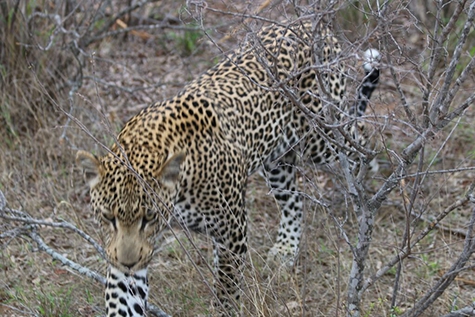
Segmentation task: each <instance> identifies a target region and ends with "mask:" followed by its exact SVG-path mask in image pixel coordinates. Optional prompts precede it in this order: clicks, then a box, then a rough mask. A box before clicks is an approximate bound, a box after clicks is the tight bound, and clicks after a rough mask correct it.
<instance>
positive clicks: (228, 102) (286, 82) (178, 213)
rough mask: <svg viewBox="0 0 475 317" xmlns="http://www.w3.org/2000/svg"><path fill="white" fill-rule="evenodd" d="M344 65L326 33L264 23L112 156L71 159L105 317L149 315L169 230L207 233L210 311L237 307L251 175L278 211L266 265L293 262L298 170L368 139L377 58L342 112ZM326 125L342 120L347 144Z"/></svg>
mask: <svg viewBox="0 0 475 317" xmlns="http://www.w3.org/2000/svg"><path fill="white" fill-rule="evenodd" d="M344 59H345V56H344V51H343V50H342V48H341V46H340V44H339V42H338V41H337V39H336V36H335V35H334V34H333V33H332V32H331V30H330V29H329V28H326V27H314V26H313V25H312V23H311V22H309V21H300V20H298V21H295V22H288V23H275V24H272V25H268V26H264V27H263V28H262V29H261V30H260V31H259V32H257V34H256V33H250V35H248V36H247V38H246V40H245V41H244V44H243V45H241V46H240V47H238V48H237V49H236V50H235V51H234V52H232V53H230V54H228V55H227V56H226V57H225V58H224V59H223V60H222V61H221V62H219V63H218V64H217V65H215V66H213V67H212V68H210V69H209V70H207V71H205V72H204V73H203V74H202V75H201V76H199V77H198V78H197V79H196V80H194V81H192V82H191V83H189V84H188V85H186V86H185V88H183V89H182V90H181V91H180V92H179V93H178V94H177V95H176V96H174V97H172V98H170V99H168V100H165V101H160V102H156V103H153V104H151V105H150V106H148V107H146V108H144V109H142V110H141V111H140V112H139V113H138V114H136V115H135V116H133V117H132V118H131V119H130V120H129V121H128V122H127V123H126V124H125V126H124V127H123V128H122V130H121V131H120V133H119V134H118V136H117V138H116V142H115V143H114V144H113V145H112V146H111V148H110V150H109V151H108V153H107V154H105V155H103V156H96V155H94V154H92V153H91V152H87V151H82V150H81V151H78V152H77V162H78V165H79V166H80V168H81V169H82V170H83V173H84V176H85V178H86V182H87V184H88V185H89V189H90V197H91V201H90V204H91V208H92V210H93V212H94V214H95V216H96V218H97V219H98V221H99V223H100V225H101V228H102V230H103V231H104V233H105V237H106V239H105V249H106V253H107V258H108V262H109V264H110V269H109V271H108V276H107V285H106V310H107V315H108V316H142V315H144V314H145V312H146V309H147V294H148V281H147V278H146V276H147V267H148V265H149V263H150V261H151V260H152V258H153V256H154V250H155V245H154V244H155V238H156V237H157V235H158V234H159V233H161V232H163V231H164V230H166V229H169V228H170V225H171V223H172V222H176V223H178V224H180V225H182V226H184V227H186V228H189V229H191V230H193V231H196V232H199V233H204V234H207V235H209V236H211V238H212V241H213V246H214V247H213V263H214V268H215V273H216V281H215V292H216V298H217V301H216V303H215V305H216V306H217V307H218V309H221V310H222V311H224V312H226V311H229V310H230V309H235V307H236V303H239V301H240V296H241V288H240V282H241V279H242V272H243V269H244V265H245V255H246V252H247V251H248V242H247V239H248V233H247V227H248V222H247V218H248V215H247V212H246V206H245V197H246V187H247V182H248V178H249V177H250V176H251V175H252V174H254V173H255V172H259V173H260V174H261V175H262V176H263V177H264V178H265V180H266V183H267V185H268V186H269V187H270V192H271V193H272V195H273V196H274V198H275V201H276V202H277V207H278V209H279V210H280V213H281V220H280V224H279V229H278V233H277V239H276V242H275V244H274V245H273V247H272V248H271V249H270V250H269V257H272V258H274V257H276V258H278V259H279V260H280V261H283V262H285V261H287V262H288V263H290V265H293V263H294V259H295V258H296V256H297V254H298V252H299V243H300V240H301V236H302V218H303V202H302V201H303V197H302V195H301V194H299V191H298V166H299V164H301V163H303V164H310V165H311V166H312V167H317V168H318V167H321V166H325V165H328V164H333V163H335V162H337V161H338V160H339V156H338V155H339V153H340V151H347V152H348V153H349V154H350V157H351V155H353V156H352V157H355V155H356V156H358V155H361V153H359V154H358V153H357V154H352V153H353V152H357V151H356V150H355V146H354V145H355V144H358V145H361V146H365V145H367V144H368V142H369V140H368V136H367V135H366V134H365V133H364V131H365V123H364V122H363V121H362V120H358V118H359V117H361V116H362V115H364V113H365V110H366V108H367V106H368V103H369V99H370V97H371V95H372V93H373V91H374V90H375V88H376V86H377V84H378V80H379V68H378V67H377V65H378V61H379V59H380V53H379V52H378V51H377V50H375V49H369V50H368V51H366V53H365V60H364V64H363V67H364V71H365V77H364V79H363V80H362V84H361V85H360V86H359V88H358V90H357V97H356V98H355V100H354V101H353V102H347V103H348V104H349V105H348V106H347V107H346V108H348V109H346V110H345V109H344V107H343V104H344V101H345V95H346V79H347V78H346V77H347V74H346V71H345V65H344V63H343V62H342V60H344ZM332 120H337V121H338V122H346V123H347V124H345V125H344V126H345V129H344V130H343V131H346V132H347V133H346V138H345V140H344V142H343V143H344V146H338V143H336V142H335V141H334V139H335V135H334V129H333V128H332V124H333V123H334V121H332ZM356 161H357V159H354V160H352V162H356ZM355 164H357V163H355ZM134 296H135V297H134ZM133 298H136V299H133Z"/></svg>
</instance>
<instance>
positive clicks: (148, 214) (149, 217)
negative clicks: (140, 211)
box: [145, 209, 155, 221]
mask: <svg viewBox="0 0 475 317" xmlns="http://www.w3.org/2000/svg"><path fill="white" fill-rule="evenodd" d="M145 219H146V220H147V221H152V220H154V219H155V211H154V210H153V209H147V211H146V212H145Z"/></svg>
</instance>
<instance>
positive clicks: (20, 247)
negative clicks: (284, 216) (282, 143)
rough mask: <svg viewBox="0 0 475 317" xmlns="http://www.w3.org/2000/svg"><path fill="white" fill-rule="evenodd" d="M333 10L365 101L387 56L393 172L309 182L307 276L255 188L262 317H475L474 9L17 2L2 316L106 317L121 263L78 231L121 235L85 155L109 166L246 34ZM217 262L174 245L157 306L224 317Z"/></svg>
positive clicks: (254, 280) (166, 248)
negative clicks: (112, 156) (150, 108)
mask: <svg viewBox="0 0 475 317" xmlns="http://www.w3.org/2000/svg"><path fill="white" fill-rule="evenodd" d="M317 6H318V8H319V10H316V11H314V12H317V13H316V14H320V15H325V16H327V17H328V18H329V19H331V20H333V24H334V29H335V31H336V33H337V34H338V37H339V38H340V40H341V42H342V45H343V46H344V48H345V50H346V52H347V54H348V55H347V56H348V57H349V58H348V64H349V65H348V66H349V67H348V72H349V74H350V77H351V78H352V79H353V81H352V82H351V85H350V88H349V96H348V100H350V101H351V99H352V98H354V92H355V90H356V86H357V85H358V83H359V82H361V78H362V71H361V63H360V62H358V61H359V59H358V56H360V55H361V53H362V52H363V51H364V50H365V49H366V48H368V47H374V48H377V49H379V50H380V51H381V52H382V56H383V59H382V61H381V63H380V68H381V71H382V72H381V81H380V86H379V88H378V90H377V92H376V93H375V95H374V96H373V99H372V100H371V106H370V111H369V114H368V116H367V117H364V118H363V120H365V121H366V124H367V125H368V126H371V127H374V131H376V133H375V134H374V136H373V137H374V138H377V139H378V141H380V144H381V146H380V147H378V148H376V150H377V156H376V157H377V160H378V161H379V164H380V166H381V167H380V171H379V172H378V173H376V174H369V173H366V174H369V175H364V174H365V173H363V172H362V173H360V174H358V175H353V174H351V173H348V172H347V170H345V167H344V164H343V168H342V167H341V166H340V164H335V166H332V167H331V168H329V171H326V172H322V171H321V170H317V169H311V168H306V169H304V170H302V173H301V175H302V176H301V183H302V190H303V192H305V194H306V197H308V199H306V203H305V211H306V221H305V222H306V228H305V233H304V243H303V248H302V251H301V254H300V256H299V260H298V262H297V264H296V266H295V267H294V268H293V270H287V269H285V268H283V267H278V266H277V267H272V268H271V267H269V263H268V262H267V261H266V253H267V251H268V250H269V248H270V246H271V245H272V243H273V241H274V238H275V233H276V230H277V227H278V223H279V213H278V210H277V207H276V206H275V204H274V202H273V200H272V197H271V196H270V195H269V193H268V189H267V187H266V186H265V183H264V182H263V181H262V180H261V179H260V178H259V177H257V176H253V177H252V178H251V180H250V184H249V187H248V196H247V202H248V210H249V212H250V217H249V218H250V229H249V234H250V247H251V250H250V254H249V258H248V268H247V271H246V276H245V283H244V284H245V285H244V287H243V291H244V294H245V296H244V300H243V303H244V315H245V316H342V315H348V316H350V315H352V316H442V315H445V316H474V315H475V314H474V311H475V308H474V304H473V301H474V287H475V278H474V277H473V276H474V275H473V271H474V267H475V266H474V262H473V256H472V253H473V251H474V241H473V232H472V230H473V224H474V221H475V217H474V209H473V207H474V206H473V197H472V191H473V176H474V172H473V169H474V162H473V156H474V154H475V151H474V149H475V146H474V135H475V131H474V127H473V124H472V121H473V117H474V114H473V109H472V106H473V101H474V98H475V97H474V91H475V84H474V82H475V78H474V77H475V76H474V72H473V66H474V63H475V62H474V58H473V56H474V54H475V36H474V31H473V29H474V25H473V15H474V1H464V0H459V1H403V0H397V1H389V2H385V3H383V2H381V1H334V2H331V1H328V2H327V1H321V3H320V2H319V1H317V3H309V2H305V1H302V2H299V1H292V2H288V1H280V0H274V1H270V0H268V1H261V2H258V1H247V2H246V1H226V0H224V1H214V0H211V1H207V2H204V1H188V2H184V1H129V0H127V1H125V0H123V1H122V0H112V1H92V0H91V1H77V0H66V1H58V0H56V1H55V0H51V1H47V0H44V1H40V0H38V1H33V0H16V1H15V0H6V1H2V2H0V87H1V90H0V135H1V137H0V191H1V192H2V193H3V194H4V199H2V197H3V195H2V196H0V211H1V213H0V215H1V217H2V221H1V222H0V241H1V242H0V243H1V248H0V269H1V271H2V272H1V274H2V277H1V278H0V315H2V316H100V315H101V314H103V313H104V309H103V298H102V289H103V286H102V284H101V283H100V281H101V276H100V275H101V274H102V275H104V272H105V268H106V262H105V260H104V258H103V256H102V254H101V249H100V246H97V245H95V244H93V243H90V242H91V240H89V241H85V240H84V237H86V236H84V235H83V236H82V237H81V235H80V234H78V233H80V232H84V233H87V235H88V237H90V238H91V239H93V240H94V241H98V242H99V244H100V243H101V241H102V238H103V237H102V236H101V233H100V231H99V230H98V226H97V224H96V222H95V221H94V219H93V215H92V213H91V211H90V209H89V206H88V199H89V197H88V190H87V187H86V185H85V184H84V182H83V180H82V176H81V172H80V171H79V170H78V169H77V168H76V166H75V162H74V156H75V152H76V150H78V149H87V150H90V151H93V152H95V153H99V154H100V153H104V152H105V151H104V147H106V146H110V145H111V144H112V143H113V140H114V135H115V134H116V133H117V132H118V131H119V129H120V127H121V126H122V125H123V124H124V122H126V121H127V119H128V118H130V117H131V116H132V115H133V114H135V113H136V112H137V111H138V110H140V109H142V108H143V107H145V106H147V105H148V104H150V103H151V102H153V101H157V100H163V99H166V98H168V97H170V96H173V95H174V94H175V93H176V92H177V91H179V89H180V88H182V87H183V86H184V85H185V84H186V83H187V82H189V81H191V80H192V79H193V78H196V77H197V76H198V75H199V74H200V73H201V72H203V71H204V70H206V69H208V68H209V67H210V66H212V65H214V64H215V63H216V62H217V61H219V60H220V59H221V58H222V57H223V56H224V54H227V53H228V52H230V51H231V50H232V49H233V48H235V47H237V46H238V45H239V44H240V43H242V41H243V39H244V38H245V37H246V34H248V33H249V32H253V31H256V30H258V29H259V28H260V27H261V26H262V25H264V24H269V23H270V22H271V21H273V20H278V21H281V20H284V19H288V20H294V19H295V18H296V16H297V13H298V14H305V13H308V12H309V11H307V10H310V9H314V10H315V8H316V7H317ZM370 152H371V151H369V152H367V153H366V154H365V153H362V154H361V153H360V156H361V158H362V161H363V162H366V161H365V159H366V158H368V157H369V156H371V153H370ZM341 161H342V162H343V163H344V162H345V157H341ZM363 170H364V169H363ZM345 171H346V173H345ZM66 222H67V223H68V224H71V226H70V227H69V226H68V225H66V224H65V223H66ZM365 224H366V225H367V224H369V225H370V226H371V228H370V229H371V232H370V233H369V234H368V233H364V232H362V228H363V227H364V225H365ZM190 238H191V241H190V240H189V239H190ZM365 239H366V240H365ZM178 240H180V241H181V243H182V244H180V243H178ZM40 242H44V243H45V245H46V246H47V247H48V248H49V249H48V248H46V249H45V248H44V247H43V245H42V244H41V243H40ZM369 242H370V243H369ZM182 245H183V246H184V248H183V247H182ZM45 250H50V251H54V252H56V253H54V254H52V253H51V252H49V253H47V252H44V251H45ZM185 250H186V251H185ZM52 255H53V256H52ZM58 256H59V257H58ZM61 257H62V258H61ZM64 259H68V260H71V261H73V262H75V263H78V264H80V265H81V266H82V267H85V268H88V269H89V270H90V271H88V272H89V273H88V274H89V275H88V276H89V277H85V276H83V275H80V274H79V273H78V271H77V270H75V269H74V266H71V265H65V264H64V261H62V260H64ZM210 259H211V243H210V241H208V239H207V238H206V237H203V236H198V235H192V236H189V235H188V234H187V233H185V232H181V231H178V233H177V236H173V235H171V234H170V235H168V236H166V237H165V242H164V243H163V244H161V246H160V252H158V253H157V255H156V257H155V259H154V261H153V263H152V265H151V294H150V301H151V303H153V304H154V305H156V306H159V307H160V308H162V309H163V310H164V311H166V312H168V313H169V314H171V315H173V316H207V315H209V314H210V311H209V309H210V302H211V300H212V298H213V296H212V288H211V286H210V285H212V279H213V278H212V273H211V272H210V270H209V265H208V264H207V263H209V262H210ZM360 264H361V265H362V266H359V265H360ZM76 268H77V267H76ZM352 268H353V269H356V270H357V271H358V269H362V268H364V270H361V273H362V274H361V276H358V274H355V275H353V274H354V271H352ZM83 272H84V271H83ZM94 272H99V275H94ZM350 277H354V278H357V279H358V284H357V285H358V287H356V288H355V287H353V288H352V285H351V283H349V281H350ZM353 304H357V305H356V306H355V307H356V308H355V307H353V306H351V305H353ZM350 308H351V309H350Z"/></svg>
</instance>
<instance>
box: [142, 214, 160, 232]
mask: <svg viewBox="0 0 475 317" xmlns="http://www.w3.org/2000/svg"><path fill="white" fill-rule="evenodd" d="M155 220H156V218H155V211H153V209H147V210H146V211H145V214H144V216H143V217H142V225H141V228H140V229H141V230H144V229H145V226H146V225H147V224H148V225H150V224H152V223H154V222H155Z"/></svg>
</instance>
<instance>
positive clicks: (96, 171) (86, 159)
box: [76, 151, 102, 188]
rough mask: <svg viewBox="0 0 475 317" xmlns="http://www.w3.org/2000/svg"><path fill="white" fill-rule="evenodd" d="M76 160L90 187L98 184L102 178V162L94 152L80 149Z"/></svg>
mask: <svg viewBox="0 0 475 317" xmlns="http://www.w3.org/2000/svg"><path fill="white" fill-rule="evenodd" d="M76 162H77V163H78V164H79V166H80V167H81V168H82V170H83V172H84V178H85V180H86V182H87V183H88V184H89V187H90V188H93V187H94V186H96V185H97V184H98V183H99V182H100V181H101V178H102V167H101V162H99V160H98V159H97V157H96V156H95V155H94V154H91V153H89V152H86V151H78V153H77V154H76Z"/></svg>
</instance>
